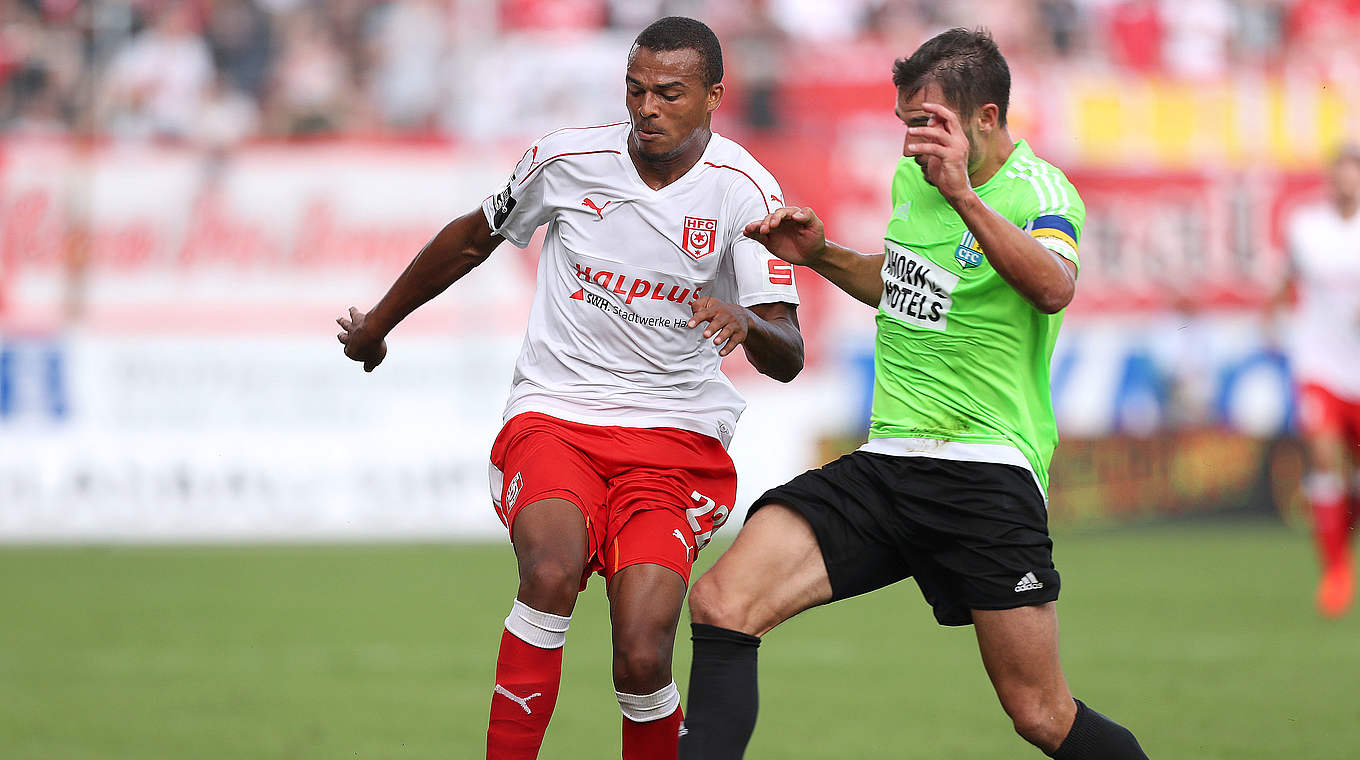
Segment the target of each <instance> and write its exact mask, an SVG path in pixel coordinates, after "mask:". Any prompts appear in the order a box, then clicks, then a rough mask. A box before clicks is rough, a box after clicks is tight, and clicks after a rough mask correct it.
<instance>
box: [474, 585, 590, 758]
mask: <svg viewBox="0 0 1360 760" xmlns="http://www.w3.org/2000/svg"><path fill="white" fill-rule="evenodd" d="M570 622H571V618H570V617H569V616H568V617H563V616H561V615H552V614H549V613H546V612H539V611H538V610H535V609H533V608H531V607H529V606H528V605H525V604H523V603H522V602H520V601H519V600H518V599H517V600H515V607H514V609H513V610H511V612H510V617H508V618H506V620H505V631H504V632H502V633H501V650H500V655H499V656H498V657H497V658H496V687H495V689H494V690H493V692H492V694H491V720H490V724H489V725H488V726H487V730H486V757H487V760H534V758H536V757H538V749H539V747H540V746H542V744H543V734H544V733H546V732H547V730H548V720H549V719H551V718H552V712H553V708H554V707H555V706H556V705H557V687H558V684H559V683H561V681H562V645H563V643H565V641H566V631H567V626H568V624H569V623H570Z"/></svg>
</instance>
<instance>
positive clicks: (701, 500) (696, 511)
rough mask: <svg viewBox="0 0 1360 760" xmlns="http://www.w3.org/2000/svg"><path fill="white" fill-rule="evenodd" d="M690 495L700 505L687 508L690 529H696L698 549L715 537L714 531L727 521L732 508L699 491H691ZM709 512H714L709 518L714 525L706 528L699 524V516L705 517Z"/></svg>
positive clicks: (695, 536) (695, 543)
mask: <svg viewBox="0 0 1360 760" xmlns="http://www.w3.org/2000/svg"><path fill="white" fill-rule="evenodd" d="M689 497H690V498H691V499H694V502H695V503H696V504H698V505H699V506H697V507H690V508H689V509H686V510H685V519H686V520H689V527H690V530H692V531H694V548H695V550H696V551H697V550H699V549H702V548H704V547H705V546H707V545H708V541H709V539H711V538H713V531H715V530H717V529H718V528H721V527H722V526H723V523H726V522H727V515H728V514H729V513H731V511H732V510H731V509H730V508H728V507H727V506H726V505H723V506H718V502H716V501H714V500H712V499H710V498H708V497H707V496H704V495H703V494H701V493H699V492H698V491H694V492H692V493H690V495H689ZM715 507H716V509H715ZM709 513H712V514H713V517H712V518H711V519H710V520H709V522H710V523H711V524H712V526H713V527H712V528H710V529H708V530H704V529H703V526H702V525H700V524H699V518H700V517H704V516H705V515H708V514H709Z"/></svg>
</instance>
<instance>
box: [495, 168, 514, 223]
mask: <svg viewBox="0 0 1360 760" xmlns="http://www.w3.org/2000/svg"><path fill="white" fill-rule="evenodd" d="M514 181H515V177H514V175H511V176H510V182H507V183H506V185H505V189H504V190H502V191H500V192H499V193H497V194H496V197H495V198H492V199H491V210H492V211H493V212H494V213H493V214H492V219H491V221H492V224H493V226H495V228H496V229H500V228H501V226H502V225H504V224H505V220H506V219H509V218H510V212H511V211H514V210H515V197H514V196H513V195H511V194H510V185H511V184H512V183H514Z"/></svg>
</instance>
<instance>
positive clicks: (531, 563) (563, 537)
mask: <svg viewBox="0 0 1360 760" xmlns="http://www.w3.org/2000/svg"><path fill="white" fill-rule="evenodd" d="M570 435H571V433H570V431H569V430H567V429H565V428H563V427H562V426H561V425H560V424H559V423H558V421H556V420H553V419H552V418H550V417H547V416H544V415H533V414H526V415H518V416H516V417H514V418H512V419H511V420H510V421H509V422H507V423H506V425H505V427H504V428H503V429H502V430H501V433H500V435H498V436H497V438H496V441H495V443H494V445H493V446H492V450H491V488H492V499H493V502H494V505H495V507H496V512H497V515H498V516H499V517H500V518H501V520H502V521H503V522H504V523H505V524H506V527H507V528H508V530H509V531H510V539H511V542H512V543H513V545H514V549H515V557H516V559H517V561H518V564H519V572H520V593H521V596H520V601H522V602H524V603H525V604H528V605H529V606H531V607H534V608H535V609H538V610H542V611H544V612H553V613H555V614H569V612H570V609H571V606H572V605H573V604H574V603H575V591H577V590H579V589H580V588H581V587H582V586H583V583H584V578H585V577H586V576H587V573H588V570H589V569H590V568H592V567H593V566H594V565H595V558H596V556H597V555H598V553H599V544H600V531H599V530H597V529H595V528H594V526H595V524H596V523H598V522H599V521H598V520H597V519H595V517H596V515H598V514H599V513H600V512H601V511H602V510H603V502H604V492H605V484H604V478H603V477H602V476H601V475H600V474H599V473H598V472H597V471H596V470H595V469H594V467H593V465H592V463H591V462H590V461H589V460H588V459H586V457H585V456H584V455H583V454H582V453H581V451H580V449H579V447H577V446H575V445H573V443H572V441H571V440H570Z"/></svg>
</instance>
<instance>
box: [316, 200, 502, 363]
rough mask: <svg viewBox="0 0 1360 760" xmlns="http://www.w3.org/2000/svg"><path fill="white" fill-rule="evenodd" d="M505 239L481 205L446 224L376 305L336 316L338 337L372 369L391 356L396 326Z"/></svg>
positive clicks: (356, 358) (349, 352)
mask: <svg viewBox="0 0 1360 760" xmlns="http://www.w3.org/2000/svg"><path fill="white" fill-rule="evenodd" d="M502 240H504V238H502V237H500V236H499V235H496V234H494V233H492V232H491V227H490V225H488V224H487V222H486V215H485V214H483V213H482V210H481V209H476V210H474V211H472V212H470V213H468V214H464V215H463V216H460V217H458V218H457V219H454V220H453V221H452V222H449V223H448V224H446V225H444V229H442V230H440V231H439V232H438V234H436V235H435V236H434V237H433V238H431V239H430V242H428V243H426V244H425V247H424V248H421V249H420V253H417V254H416V257H415V258H414V259H412V260H411V263H410V264H408V265H407V267H406V270H405V271H403V272H402V273H401V274H400V275H398V276H397V280H396V282H394V283H392V287H391V288H389V289H388V291H387V294H386V295H384V296H383V297H382V300H380V301H378V303H377V305H376V306H374V307H373V308H372V309H370V310H369V311H368V312H362V311H359V310H358V309H356V308H354V307H352V306H351V307H350V309H349V316H348V317H340V318H339V319H337V320H335V321H336V323H338V324H339V325H340V330H341V332H340V334H339V335H337V336H336V337H337V338H339V340H340V342H341V343H343V344H344V346H345V356H348V357H349V358H351V359H353V360H354V361H356V362H362V363H363V365H364V371H365V372H372V371H373V368H374V367H377V366H378V365H379V364H381V363H382V360H383V358H384V357H386V356H387V342H386V338H387V334H388V333H389V332H391V331H392V328H394V327H396V326H397V324H398V323H399V322H401V320H403V319H405V318H406V316H407V315H408V314H410V313H411V312H413V311H415V310H416V309H417V308H419V307H420V306H421V305H422V304H424V303H425V302H426V301H429V300H430V299H431V298H434V297H435V296H437V295H439V294H440V293H443V292H444V291H445V290H446V289H448V287H449V286H450V285H452V284H453V283H455V282H457V281H458V280H459V278H461V277H462V276H463V275H465V274H467V273H468V272H470V271H472V269H473V268H474V267H476V266H477V265H478V264H480V263H482V262H483V261H486V258H487V257H488V256H490V255H491V252H492V251H494V250H495V249H496V246H498V245H500V244H501V241H502Z"/></svg>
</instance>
